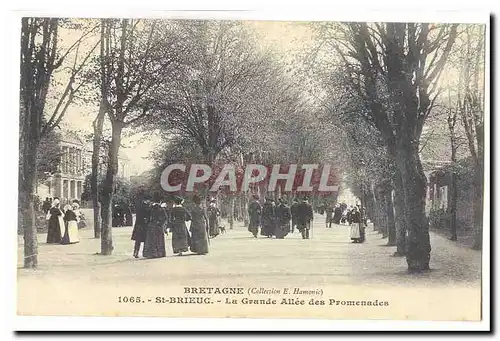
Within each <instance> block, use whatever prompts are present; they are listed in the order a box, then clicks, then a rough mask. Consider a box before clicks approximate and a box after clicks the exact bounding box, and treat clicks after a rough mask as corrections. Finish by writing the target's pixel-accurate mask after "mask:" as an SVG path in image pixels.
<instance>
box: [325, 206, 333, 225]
mask: <svg viewBox="0 0 500 341" xmlns="http://www.w3.org/2000/svg"><path fill="white" fill-rule="evenodd" d="M325 213H326V220H325V223H326V227H327V228H332V223H333V207H332V204H331V203H329V202H327V203H326V204H325Z"/></svg>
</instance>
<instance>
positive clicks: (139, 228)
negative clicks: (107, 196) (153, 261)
mask: <svg viewBox="0 0 500 341" xmlns="http://www.w3.org/2000/svg"><path fill="white" fill-rule="evenodd" d="M149 217H150V202H149V200H144V201H140V202H139V203H138V204H137V205H136V216H135V225H134V230H133V231H132V238H131V239H132V240H134V241H135V244H134V257H135V258H138V257H139V250H140V248H141V243H144V242H145V241H146V227H147V225H148V222H149ZM143 252H144V250H143Z"/></svg>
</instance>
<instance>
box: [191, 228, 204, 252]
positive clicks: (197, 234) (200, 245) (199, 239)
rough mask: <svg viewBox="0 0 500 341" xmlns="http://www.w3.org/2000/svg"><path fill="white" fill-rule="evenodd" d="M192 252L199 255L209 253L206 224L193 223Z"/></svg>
mask: <svg viewBox="0 0 500 341" xmlns="http://www.w3.org/2000/svg"><path fill="white" fill-rule="evenodd" d="M191 252H194V253H197V254H199V255H204V254H207V253H208V236H207V230H205V226H203V225H201V226H193V225H191Z"/></svg>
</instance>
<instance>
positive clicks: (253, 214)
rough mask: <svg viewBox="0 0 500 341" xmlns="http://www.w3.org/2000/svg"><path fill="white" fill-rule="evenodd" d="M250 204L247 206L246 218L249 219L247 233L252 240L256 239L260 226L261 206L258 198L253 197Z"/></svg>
mask: <svg viewBox="0 0 500 341" xmlns="http://www.w3.org/2000/svg"><path fill="white" fill-rule="evenodd" d="M252 198H253V200H252V202H251V203H250V205H248V217H249V219H250V221H249V223H248V231H249V232H251V233H252V234H253V236H254V238H257V234H258V233H259V226H260V215H261V214H262V206H260V203H259V197H258V196H257V195H254V196H253V197H252Z"/></svg>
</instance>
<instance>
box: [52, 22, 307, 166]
mask: <svg viewBox="0 0 500 341" xmlns="http://www.w3.org/2000/svg"><path fill="white" fill-rule="evenodd" d="M247 24H248V25H249V27H251V28H253V29H255V31H256V33H257V34H258V36H259V41H260V43H261V46H262V47H263V48H270V49H272V50H274V51H276V52H277V53H279V54H280V55H281V56H283V58H285V59H290V58H293V55H294V53H296V52H297V51H299V50H301V49H302V48H303V47H304V44H306V43H307V42H308V41H310V39H311V32H310V31H309V30H308V28H307V27H306V26H305V25H304V24H303V23H297V22H279V21H259V22H256V21H252V22H247ZM62 39H63V40H64V41H65V44H71V43H72V42H73V41H74V39H75V36H71V35H68V34H66V35H62ZM93 41H94V40H90V41H89V43H88V46H91V45H92V42H93ZM59 78H60V79H61V80H62V79H64V77H63V76H59ZM97 111H98V106H97V105H96V104H94V103H89V104H85V103H75V104H73V105H71V106H70V107H69V108H68V111H67V112H66V115H65V117H64V119H63V122H62V126H64V127H65V128H67V129H71V130H77V131H81V132H82V133H84V134H88V133H91V132H92V121H93V120H94V118H95V115H96V114H97ZM159 142H160V139H159V138H158V137H157V136H155V135H154V134H134V133H133V132H131V131H126V132H125V134H124V137H123V139H122V147H121V148H120V153H121V154H122V155H125V156H127V157H128V158H129V159H130V169H131V174H132V175H136V174H140V173H142V172H144V171H147V170H149V169H151V168H152V166H153V162H152V160H149V159H148V157H149V155H150V153H151V151H153V150H154V149H155V148H157V146H158V143H159Z"/></svg>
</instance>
